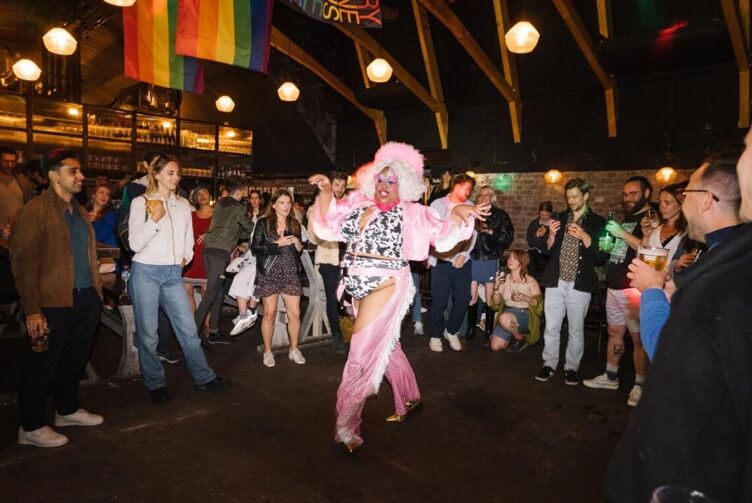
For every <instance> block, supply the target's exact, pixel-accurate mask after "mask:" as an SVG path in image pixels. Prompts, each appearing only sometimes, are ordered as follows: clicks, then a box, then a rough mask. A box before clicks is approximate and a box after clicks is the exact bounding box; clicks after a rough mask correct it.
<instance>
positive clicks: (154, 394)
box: [128, 157, 229, 403]
mask: <svg viewBox="0 0 752 503" xmlns="http://www.w3.org/2000/svg"><path fill="white" fill-rule="evenodd" d="M179 169H180V166H179V165H178V162H177V160H175V159H173V158H170V157H155V158H154V159H153V160H152V161H151V162H150V163H149V165H148V167H147V180H148V186H147V188H146V192H145V193H144V195H143V196H140V197H137V198H135V199H134V200H133V202H132V203H131V209H130V216H129V218H128V229H129V238H128V241H129V244H130V247H131V249H132V250H133V251H134V252H135V255H134V256H133V266H132V269H131V277H130V282H129V287H130V290H131V297H132V299H133V311H134V315H135V318H136V332H137V333H138V356H139V359H140V360H141V372H142V374H143V376H144V384H145V385H146V387H147V389H148V390H149V394H150V395H151V398H152V400H154V401H155V402H158V403H165V402H168V401H169V400H170V399H171V398H172V397H171V396H170V394H169V393H168V391H167V384H166V381H165V375H164V368H163V367H162V364H161V363H160V361H159V356H158V355H157V343H158V339H157V313H158V311H159V308H160V307H161V308H162V309H163V310H164V312H165V314H167V318H169V320H170V324H171V325H172V328H173V329H174V330H175V336H176V337H177V340H178V342H179V343H180V347H181V348H182V350H183V355H184V356H185V361H186V363H187V365H188V370H189V371H190V373H191V375H192V376H193V380H194V381H195V383H196V388H197V389H199V390H211V391H224V390H226V389H228V388H229V384H228V383H226V382H223V381H222V380H221V379H220V378H219V377H217V376H216V375H215V374H214V372H213V371H212V369H210V368H209V365H208V364H207V363H206V356H205V355H204V352H203V350H202V349H201V341H200V339H199V338H198V333H197V331H196V323H195V322H194V320H193V314H192V313H191V307H190V304H189V303H188V296H187V295H186V294H185V290H184V288H183V277H182V272H183V267H185V265H186V264H187V263H189V262H190V261H191V259H192V258H193V223H192V221H191V207H190V203H189V202H188V200H187V199H185V198H183V197H180V196H179V195H178V194H177V190H178V182H179V181H180V174H179Z"/></svg>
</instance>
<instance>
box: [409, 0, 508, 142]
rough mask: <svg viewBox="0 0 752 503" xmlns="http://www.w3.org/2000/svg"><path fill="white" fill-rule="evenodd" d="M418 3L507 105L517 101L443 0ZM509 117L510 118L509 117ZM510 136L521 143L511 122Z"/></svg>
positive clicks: (499, 74)
mask: <svg viewBox="0 0 752 503" xmlns="http://www.w3.org/2000/svg"><path fill="white" fill-rule="evenodd" d="M419 1H420V3H421V4H422V5H423V6H424V7H425V8H426V9H427V10H428V11H429V12H430V13H431V14H432V15H433V16H434V17H435V18H436V19H438V20H439V22H440V23H441V24H443V25H444V26H445V27H446V28H447V29H448V30H449V31H450V32H451V33H452V35H454V38H456V39H457V41H458V42H459V43H460V45H461V46H462V48H463V49H465V51H466V52H467V53H468V55H469V56H470V58H471V59H472V60H473V61H474V62H475V64H476V65H478V67H479V68H480V69H481V71H482V72H483V73H484V74H485V76H486V77H487V78H488V80H490V81H491V84H493V86H494V87H495V88H496V89H497V90H498V91H499V93H501V95H502V96H503V97H504V99H505V100H507V103H513V102H515V101H516V100H517V99H518V96H517V93H516V92H515V91H514V89H512V86H510V85H509V83H508V82H507V81H506V80H504V77H503V76H502V75H501V72H500V71H499V70H498V69H497V67H496V65H495V64H494V62H493V61H491V58H489V57H488V55H487V54H486V53H485V51H484V50H483V49H482V48H481V46H480V45H479V44H478V42H477V41H476V40H475V38H473V36H472V35H471V34H470V32H469V31H468V30H467V28H465V25H464V24H462V21H460V18H459V17H457V15H456V14H455V13H454V11H453V10H452V9H451V8H450V7H449V4H447V3H446V2H445V1H444V0H419ZM510 117H511V116H510ZM512 136H513V137H514V142H515V143H519V142H520V141H521V132H520V131H518V130H517V124H516V123H515V121H514V120H512Z"/></svg>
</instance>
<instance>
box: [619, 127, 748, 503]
mask: <svg viewBox="0 0 752 503" xmlns="http://www.w3.org/2000/svg"><path fill="white" fill-rule="evenodd" d="M746 144H747V149H746V150H745V151H744V154H743V155H742V157H741V158H739V159H738V164H737V156H736V155H733V154H729V153H724V154H721V155H718V156H715V157H713V158H711V159H709V160H708V161H707V162H706V163H704V164H703V165H702V166H701V167H700V168H699V169H698V170H697V171H695V172H694V173H693V174H692V176H691V178H690V180H689V185H688V186H687V189H686V190H685V191H684V194H685V195H684V200H683V204H682V210H683V211H684V215H685V216H686V218H687V221H688V222H689V233H690V236H691V237H692V238H693V239H696V240H699V241H703V242H705V243H707V245H708V248H709V249H708V252H707V253H705V254H703V255H702V256H701V257H700V259H699V260H698V261H697V263H695V264H694V265H693V266H692V267H690V268H687V269H685V270H683V271H682V272H680V273H679V274H677V276H676V278H675V281H676V283H677V287H678V289H677V291H676V293H674V295H673V297H672V300H671V310H670V314H669V317H668V320H666V322H665V325H663V328H662V329H661V330H660V340H659V341H658V345H657V348H656V350H655V355H654V359H653V365H652V367H651V370H650V379H648V380H647V381H646V383H645V386H644V390H643V394H642V398H641V399H640V404H639V405H638V406H637V408H636V409H635V411H634V412H633V413H632V416H631V418H630V421H629V425H628V426H627V429H626V431H625V433H624V436H623V437H622V439H621V441H620V443H619V445H618V446H617V447H616V450H615V451H614V455H613V458H612V459H611V464H610V466H609V469H608V473H607V484H606V493H607V494H606V499H607V500H608V501H614V502H620V501H624V502H627V501H649V500H650V497H651V493H652V492H653V491H654V490H655V489H656V488H657V487H659V486H662V485H667V484H671V485H678V486H683V487H685V488H688V489H691V490H697V491H701V492H703V493H704V494H706V495H707V496H708V497H709V498H710V499H711V500H713V501H752V463H750V459H752V428H750V425H751V424H752V394H750V383H752V365H750V361H752V324H750V322H749V313H750V312H752V296H751V295H750V294H749V286H750V284H752V227H751V226H750V225H749V224H741V223H740V222H741V220H740V218H739V210H740V206H741V205H742V204H741V203H742V193H743V194H744V205H743V208H742V219H743V220H744V221H746V222H749V221H750V220H752V211H750V209H751V208H752V199H751V198H752V135H751V134H747V138H746ZM737 171H738V179H737ZM739 181H742V183H743V187H742V188H741V190H740V187H739ZM643 265H644V264H640V263H639V262H637V261H636V262H635V263H633V264H632V267H631V270H632V272H631V274H630V275H631V276H632V277H633V281H634V284H635V286H637V287H640V288H648V289H647V290H646V291H645V292H644V293H643V298H644V300H643V312H642V315H643V317H644V316H647V309H646V307H645V302H644V301H645V300H647V298H648V296H649V295H652V294H655V296H656V297H660V296H662V295H664V294H663V291H662V290H659V289H661V288H662V287H663V282H664V280H665V279H666V274H667V272H666V271H664V272H662V273H647V274H646V270H647V267H642V266H643ZM663 299H664V302H665V297H664V298H663ZM646 335H647V333H646V331H645V330H643V338H644V339H645V340H644V342H645V344H646V346H649V341H648V339H647V337H646Z"/></svg>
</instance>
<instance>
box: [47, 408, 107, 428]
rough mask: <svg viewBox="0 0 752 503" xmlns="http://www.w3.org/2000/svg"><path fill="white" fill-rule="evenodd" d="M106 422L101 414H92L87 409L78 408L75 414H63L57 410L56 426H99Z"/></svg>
mask: <svg viewBox="0 0 752 503" xmlns="http://www.w3.org/2000/svg"><path fill="white" fill-rule="evenodd" d="M103 422H104V418H103V417H102V416H100V415H99V414H92V413H91V412H89V411H88V410H86V409H78V410H77V411H76V412H74V413H73V414H68V415H67V416H61V415H60V414H58V413H57V412H55V426H97V425H99V424H102V423H103Z"/></svg>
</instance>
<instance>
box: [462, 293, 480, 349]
mask: <svg viewBox="0 0 752 503" xmlns="http://www.w3.org/2000/svg"><path fill="white" fill-rule="evenodd" d="M476 323H478V303H477V302H476V303H475V304H471V305H469V306H467V333H465V340H466V341H470V340H472V338H473V337H475V324H476Z"/></svg>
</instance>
